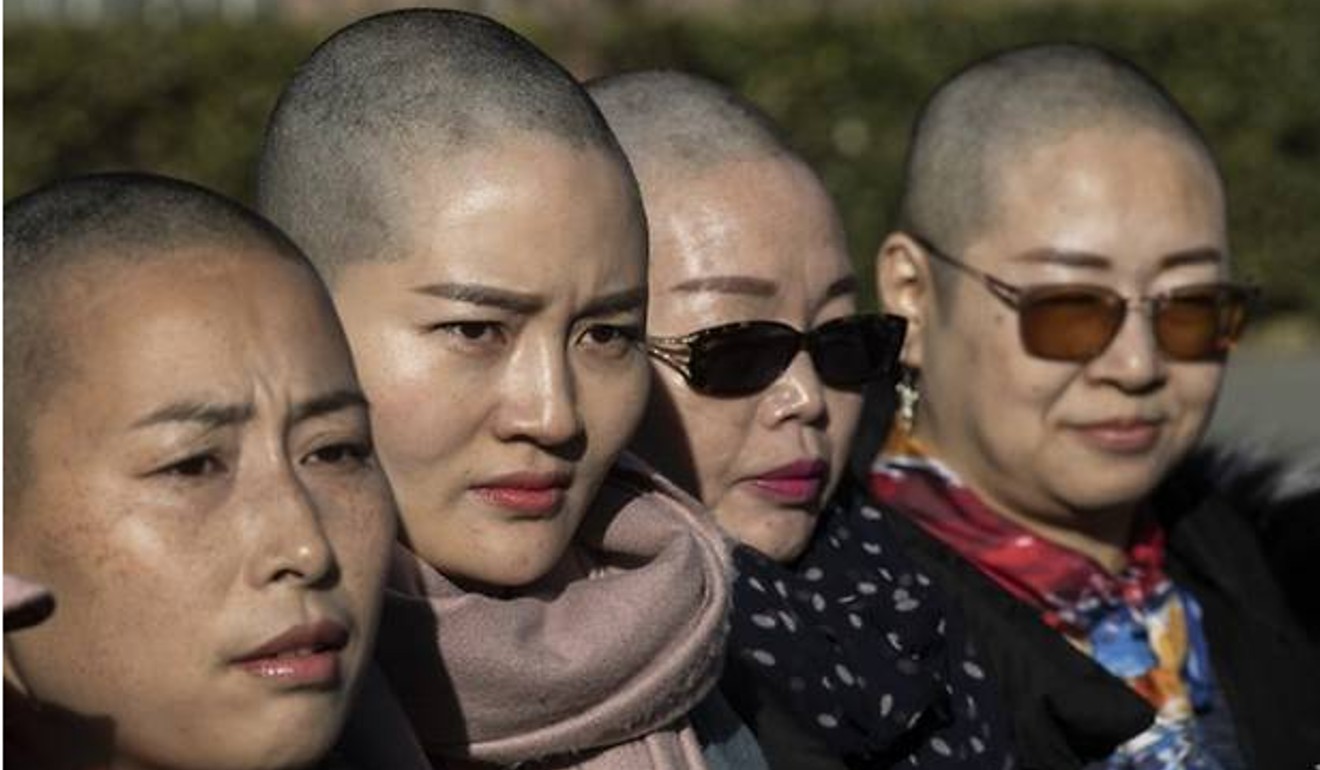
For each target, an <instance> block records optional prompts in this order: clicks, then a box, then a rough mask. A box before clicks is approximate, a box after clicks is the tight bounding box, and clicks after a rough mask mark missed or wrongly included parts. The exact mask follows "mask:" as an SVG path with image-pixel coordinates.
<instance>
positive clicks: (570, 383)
mask: <svg viewBox="0 0 1320 770" xmlns="http://www.w3.org/2000/svg"><path fill="white" fill-rule="evenodd" d="M504 375H505V376H504V378H503V380H502V382H501V385H500V388H501V393H500V405H499V409H498V412H497V415H496V418H495V433H496V435H497V437H498V438H499V439H500V440H502V441H518V440H525V441H531V442H533V443H535V444H537V445H539V446H543V447H557V446H563V445H564V444H567V443H569V442H571V441H573V440H574V439H576V438H578V437H580V436H581V434H582V431H583V424H582V413H581V410H580V408H579V404H578V400H577V387H576V384H575V381H574V376H573V371H572V367H571V365H570V362H569V360H568V354H567V351H565V349H564V348H563V346H561V345H557V344H555V343H554V342H552V341H549V340H547V341H544V342H542V343H539V344H534V345H531V344H529V345H527V346H525V347H524V348H522V349H520V350H518V351H516V352H515V353H514V355H513V356H512V357H511V358H510V359H509V363H508V366H507V367H506V369H505V373H504Z"/></svg>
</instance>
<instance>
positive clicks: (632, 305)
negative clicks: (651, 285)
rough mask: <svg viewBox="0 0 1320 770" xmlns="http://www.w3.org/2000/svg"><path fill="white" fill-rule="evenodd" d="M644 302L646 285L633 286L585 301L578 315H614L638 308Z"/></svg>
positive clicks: (587, 316) (585, 316) (584, 316)
mask: <svg viewBox="0 0 1320 770" xmlns="http://www.w3.org/2000/svg"><path fill="white" fill-rule="evenodd" d="M645 304H646V287H645V286H634V287H633V288H631V289H624V290H622V291H616V292H612V293H610V294H603V295H601V296H599V297H596V298H595V299H593V300H591V301H590V302H588V303H587V306H586V307H584V308H582V312H581V313H579V314H578V315H579V316H580V317H582V318H590V317H592V316H607V315H615V314H616V313H626V312H628V311H630V310H638V309H640V308H641V307H642V306H643V305H645Z"/></svg>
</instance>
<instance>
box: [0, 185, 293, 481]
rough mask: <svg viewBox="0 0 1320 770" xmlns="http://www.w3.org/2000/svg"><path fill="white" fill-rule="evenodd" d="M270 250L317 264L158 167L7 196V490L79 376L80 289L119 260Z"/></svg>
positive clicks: (232, 207)
mask: <svg viewBox="0 0 1320 770" xmlns="http://www.w3.org/2000/svg"><path fill="white" fill-rule="evenodd" d="M207 246H226V247H234V248H235V249H236V250H239V249H241V250H246V251H252V252H262V253H269V254H271V255H273V257H275V258H285V259H289V260H292V261H295V262H297V263H299V264H302V265H303V266H304V267H306V269H307V270H308V274H309V279H311V278H312V274H311V268H310V266H309V265H307V264H306V260H305V259H304V258H303V256H302V254H301V253H300V252H299V251H298V249H297V247H296V246H294V245H293V243H292V242H291V241H290V240H289V239H288V238H286V237H285V236H284V235H283V234H282V233H281V232H280V231H279V230H278V229H277V228H275V227H274V226H272V225H271V224H270V223H269V222H267V221H266V220H264V219H262V218H261V217H260V216H259V215H257V214H256V213H255V212H253V211H250V210H248V209H247V208H245V207H243V206H241V205H240V204H238V203H235V202H233V201H231V200H229V199H227V198H225V197H223V196H221V195H219V194H217V193H214V192H211V191H210V190H206V189H204V188H202V187H198V186H196V185H193V184H190V183H187V182H182V181H179V180H175V179H169V178H166V177H160V176H154V175H150V174H138V173H123V174H98V175H94V176H87V177H78V178H73V179H68V180H62V181H59V182H55V183H53V184H50V185H47V186H45V187H42V188H39V189H37V190H34V191H32V192H29V193H27V194H25V195H22V196H20V197H18V198H15V199H14V200H12V201H10V202H9V203H7V204H5V211H4V278H5V288H4V319H5V330H4V345H5V351H4V362H5V394H4V410H5V429H4V434H5V435H4V452H5V471H4V476H5V490H6V492H5V494H6V496H7V497H8V496H11V495H13V494H17V491H18V490H19V489H20V488H21V486H22V484H23V480H24V478H25V474H26V470H27V468H28V466H29V458H28V448H27V443H28V437H29V435H30V430H31V425H32V422H33V420H34V419H35V417H36V415H37V414H38V413H39V412H40V410H42V409H43V408H47V407H48V406H49V403H48V400H49V396H50V394H51V393H52V392H53V391H55V389H56V388H57V387H58V386H59V385H60V383H61V382H62V381H63V378H66V377H73V376H77V370H78V367H77V361H75V360H73V359H72V357H71V355H70V347H71V346H70V341H69V340H68V337H67V334H66V333H64V331H63V330H62V329H61V328H60V322H59V318H60V317H61V310H62V303H64V302H67V301H69V298H70V297H71V296H76V295H77V292H75V291H73V289H74V288H82V289H85V290H88V291H94V290H95V285H96V283H97V282H98V281H100V280H105V279H107V278H109V277H110V276H112V275H113V273H114V272H115V271H116V270H117V269H123V268H125V267H127V266H135V265H141V264H144V263H147V262H149V261H152V260H169V259H172V258H175V259H178V258H181V257H182V256H183V255H185V254H193V253H195V252H196V249H197V247H207Z"/></svg>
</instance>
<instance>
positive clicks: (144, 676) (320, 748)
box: [4, 247, 394, 770]
mask: <svg viewBox="0 0 1320 770" xmlns="http://www.w3.org/2000/svg"><path fill="white" fill-rule="evenodd" d="M196 251H197V253H196V255H195V258H185V257H179V258H177V259H175V258H171V259H170V261H169V262H168V263H166V262H151V261H148V262H146V263H143V264H140V265H129V264H124V263H116V264H115V265H114V266H113V268H105V269H102V268H75V270H80V271H82V272H83V273H84V274H83V275H81V276H80V277H79V276H75V277H73V278H71V279H70V280H69V281H67V282H66V285H65V290H64V291H63V292H62V294H60V295H59V296H58V297H57V298H56V299H55V300H54V301H55V302H58V304H59V308H60V309H59V310H58V311H56V312H55V318H54V321H53V329H54V333H57V334H59V335H61V336H62V337H63V338H64V339H65V340H67V343H66V344H67V345H68V348H67V349H66V350H65V351H63V353H62V355H65V356H67V358H68V360H69V361H70V362H72V368H70V369H69V370H68V371H67V373H65V375H64V376H62V377H60V378H59V379H58V381H57V384H56V385H55V389H54V390H53V391H52V392H51V393H50V394H49V395H48V397H47V398H46V399H45V401H44V402H43V405H42V406H41V408H40V410H39V413H38V415H37V416H36V417H35V418H34V422H33V423H32V432H31V434H30V439H29V443H28V445H27V446H28V448H29V450H30V455H31V462H30V465H29V467H30V470H31V472H30V475H29V478H28V479H27V481H28V483H27V486H25V487H24V489H23V490H22V491H21V492H20V493H19V494H18V495H17V497H16V499H17V501H18V503H17V505H16V506H15V508H16V509H15V508H11V509H10V510H6V511H5V517H4V527H5V545H4V549H5V568H6V569H7V570H11V571H14V572H16V573H18V574H21V575H23V576H25V577H27V578H30V579H33V580H36V581H39V582H40V583H42V584H44V585H46V586H47V587H49V588H50V589H51V591H52V592H53V593H54V595H55V596H56V600H57V605H56V609H55V612H54V614H53V615H52V616H51V617H50V618H49V619H48V620H47V621H46V622H44V623H42V624H41V625H39V626H36V627H34V628H31V629H27V630H23V631H20V632H17V633H12V634H6V636H5V656H6V680H7V682H8V683H9V684H13V685H15V686H16V687H19V688H20V689H26V690H27V692H28V693H29V694H30V695H31V697H32V698H33V699H35V700H36V701H37V702H39V703H40V704H43V708H45V709H47V710H49V711H50V712H52V713H60V712H69V713H71V714H72V715H73V716H74V717H76V718H79V719H81V720H85V721H86V724H87V725H88V726H89V729H90V730H92V731H95V732H96V733H98V734H104V735H105V736H107V740H108V744H107V745H106V746H104V747H98V746H95V745H94V741H93V740H92V739H90V738H89V735H90V734H91V733H87V734H79V735H71V736H69V740H68V741H67V744H68V745H67V746H66V748H69V749H70V750H76V751H81V752H83V753H84V755H93V756H94V755H96V754H98V753H100V752H102V751H104V752H105V754H106V755H107V756H108V757H109V761H107V762H106V763H105V766H107V767H115V768H140V767H152V768H206V769H208V770H214V769H215V768H291V767H304V766H306V765H308V764H309V763H310V762H312V761H314V760H315V759H317V758H318V757H320V756H322V755H324V754H325V753H326V752H327V751H328V750H329V748H330V746H331V745H332V743H333V741H334V739H335V737H336V735H337V733H338V731H339V727H340V725H341V723H342V721H343V718H344V716H345V714H346V711H347V708H348V705H349V701H350V696H351V694H352V691H353V690H354V687H355V685H354V683H355V681H356V679H357V677H358V674H359V673H360V671H361V670H362V665H363V662H364V660H365V658H366V656H367V654H368V652H369V647H370V640H371V639H372V638H373V636H374V628H375V625H376V618H377V611H378V607H379V598H378V597H379V595H380V591H381V583H382V577H383V574H384V569H385V561H386V558H387V555H388V549H389V543H390V542H391V540H392V537H393V533H394V518H393V517H394V510H393V503H392V500H391V497H390V493H389V489H388V486H387V484H386V481H385V477H384V474H383V473H382V472H381V471H380V470H379V469H378V468H377V466H376V464H375V461H374V460H373V459H372V454H371V438H370V427H369V425H368V420H367V409H366V406H365V402H364V401H363V399H362V396H361V393H360V392H359V390H358V386H357V381H356V379H355V377H354V374H353V368H352V364H351V363H350V359H349V354H348V347H347V345H346V344H345V341H344V339H343V336H342V334H341V333H340V331H339V327H338V324H337V321H336V320H335V316H334V314H333V311H332V309H331V306H330V302H329V300H328V298H326V297H325V295H324V293H323V290H322V289H321V288H320V287H319V284H318V283H317V282H316V281H315V279H314V277H313V276H312V274H311V272H310V270H309V269H307V268H306V267H303V266H299V265H296V264H293V263H290V262H288V261H286V260H283V259H277V258H275V257H273V256H271V255H269V254H265V253H260V252H254V251H251V250H242V249H241V248H236V249H226V248H221V247H208V248H198V249H197V250H196ZM57 748H58V747H57ZM98 766H100V765H98Z"/></svg>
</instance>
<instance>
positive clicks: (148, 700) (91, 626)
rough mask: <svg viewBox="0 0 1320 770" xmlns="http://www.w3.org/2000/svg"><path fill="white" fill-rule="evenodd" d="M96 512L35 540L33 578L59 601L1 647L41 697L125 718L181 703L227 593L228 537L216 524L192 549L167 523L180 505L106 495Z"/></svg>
mask: <svg viewBox="0 0 1320 770" xmlns="http://www.w3.org/2000/svg"><path fill="white" fill-rule="evenodd" d="M93 510H94V512H89V513H86V515H85V516H84V517H82V518H83V520H82V522H81V523H78V524H70V525H65V526H53V527H50V528H47V529H46V531H45V532H44V533H42V534H41V539H42V541H43V543H40V544H38V543H34V551H35V552H38V553H40V554H41V560H42V562H44V564H43V566H42V569H41V570H40V571H41V572H42V573H44V574H40V575H36V576H34V577H37V578H38V579H39V580H41V582H43V583H45V584H47V585H49V586H50V587H51V589H52V591H53V592H54V594H55V597H56V610H55V613H54V615H52V616H51V618H50V619H49V620H48V621H47V622H45V623H43V624H41V625H39V626H37V627H35V628H33V629H30V630H29V631H25V632H24V633H23V634H21V635H15V636H14V637H12V638H7V639H6V647H10V646H11V645H13V651H14V654H15V660H16V661H17V662H18V665H19V668H20V670H21V674H22V675H23V676H24V677H26V678H28V679H29V682H30V684H32V686H33V688H34V690H35V691H36V693H37V695H38V696H39V697H49V698H51V699H52V700H53V701H54V702H56V703H60V704H63V705H67V706H69V707H78V706H83V707H86V709H87V710H88V711H89V713H98V712H100V713H110V714H121V713H123V714H125V716H126V717H127V716H128V715H129V714H132V713H135V712H136V713H139V714H141V713H143V712H144V710H145V711H146V712H150V711H152V710H153V709H157V710H158V713H159V710H164V709H169V708H174V707H177V706H178V705H180V704H181V703H183V702H184V699H185V698H188V697H192V696H193V695H195V692H196V690H197V688H199V687H201V686H203V682H202V681H200V677H202V676H204V675H205V673H206V672H205V669H204V665H205V664H204V660H205V656H206V654H207V653H208V651H209V649H210V648H209V647H208V646H207V644H206V642H207V641H208V634H209V631H208V629H209V628H211V626H212V625H213V623H212V622H211V620H210V619H211V618H214V617H216V615H217V614H218V613H220V612H221V611H222V610H223V601H224V598H225V591H224V589H225V586H224V585H223V583H222V580H223V578H222V577H221V576H220V575H219V574H218V573H220V572H221V571H223V564H224V559H223V554H222V553H218V551H223V550H224V549H223V547H222V546H221V545H219V544H223V543H226V542H229V543H233V542H235V538H233V537H225V536H223V535H222V533H214V534H215V537H214V538H207V539H206V540H205V542H206V543H207V545H206V546H205V547H197V545H196V541H195V539H190V538H189V537H188V536H187V533H185V532H179V531H171V530H167V529H165V526H164V525H167V524H169V523H170V522H171V520H172V519H173V520H175V521H177V518H178V517H180V516H181V513H180V512H179V511H158V510H152V509H151V507H150V506H149V505H144V504H142V503H141V501H125V500H123V499H116V498H115V496H114V495H111V494H103V495H100V496H99V497H98V499H97V503H96V506H95V508H94V509H93ZM52 518H53V517H52ZM10 547H11V546H10V545H9V544H6V550H8V549H9V548H10ZM217 562H219V564H217ZM202 565H205V569H202ZM162 671H168V672H171V674H170V675H169V676H163V675H162V673H161V672H162ZM124 693H133V694H134V697H133V698H132V699H131V703H129V704H125V703H124V702H123V700H122V699H123V696H124ZM190 693H191V694H190Z"/></svg>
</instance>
